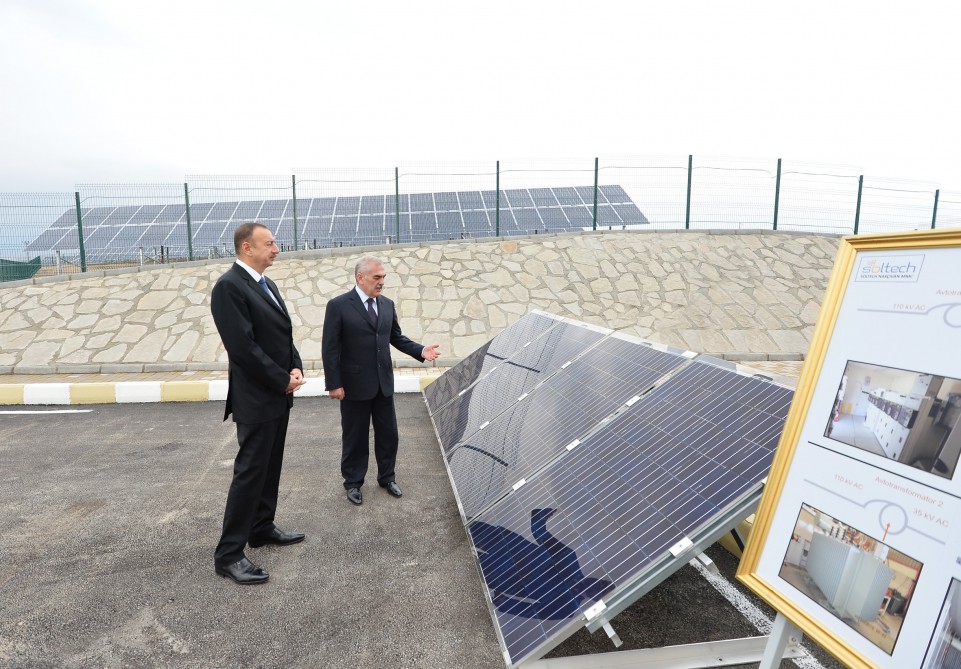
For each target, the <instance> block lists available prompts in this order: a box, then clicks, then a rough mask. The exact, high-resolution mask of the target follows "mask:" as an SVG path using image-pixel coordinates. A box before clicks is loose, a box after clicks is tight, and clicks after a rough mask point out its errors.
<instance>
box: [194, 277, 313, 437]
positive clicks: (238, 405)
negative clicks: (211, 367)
mask: <svg viewBox="0 0 961 669" xmlns="http://www.w3.org/2000/svg"><path fill="white" fill-rule="evenodd" d="M267 286H268V287H269V288H270V291H271V292H272V293H273V294H274V297H276V298H277V302H279V303H280V306H278V305H277V304H275V303H274V301H273V300H271V299H270V297H269V296H268V295H267V294H266V293H265V292H264V290H263V288H261V287H260V285H259V284H258V283H257V282H256V281H254V279H253V277H252V276H250V273H248V272H247V270H245V269H244V268H243V267H241V266H240V265H238V264H236V263H234V264H233V266H231V268H230V270H228V271H227V272H226V273H224V275H223V276H221V277H220V278H219V279H218V280H217V283H216V284H215V285H214V289H213V291H212V293H211V295H210V311H211V312H212V313H213V316H214V323H215V324H216V325H217V331H218V332H219V333H220V339H221V340H222V341H223V343H224V348H225V349H227V358H228V360H229V381H228V389H227V406H226V408H225V410H224V420H227V417H228V416H229V415H230V414H231V413H233V416H234V422H236V423H263V422H266V421H269V420H274V419H275V418H279V417H280V416H282V415H283V414H284V412H285V411H287V410H288V409H290V407H291V406H293V403H294V396H293V394H290V395H287V394H286V391H287V386H288V385H290V372H291V370H293V369H295V368H296V369H303V362H301V360H300V353H298V352H297V348H296V347H295V346H294V338H293V325H292V324H291V322H290V315H289V314H288V313H287V305H285V304H284V300H283V298H281V297H280V291H278V290H277V285H276V284H275V283H274V282H273V281H271V280H270V279H267Z"/></svg>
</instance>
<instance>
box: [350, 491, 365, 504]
mask: <svg viewBox="0 0 961 669" xmlns="http://www.w3.org/2000/svg"><path fill="white" fill-rule="evenodd" d="M347 499H349V500H350V503H351V504H356V505H357V506H360V505H361V504H363V503H364V496H363V495H361V494H360V488H347Z"/></svg>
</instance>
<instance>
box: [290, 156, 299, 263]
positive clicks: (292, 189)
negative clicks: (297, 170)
mask: <svg viewBox="0 0 961 669" xmlns="http://www.w3.org/2000/svg"><path fill="white" fill-rule="evenodd" d="M290 194H291V197H293V205H294V251H298V250H299V249H298V248H297V175H296V174H291V175H290Z"/></svg>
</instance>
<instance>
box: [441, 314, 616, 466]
mask: <svg viewBox="0 0 961 669" xmlns="http://www.w3.org/2000/svg"><path fill="white" fill-rule="evenodd" d="M610 332H611V331H610V330H606V329H603V328H597V327H593V326H588V325H585V324H575V323H573V322H570V321H562V322H560V323H558V324H556V325H555V326H554V327H552V328H551V329H550V330H549V331H547V332H546V333H544V335H543V336H541V337H538V338H537V339H535V340H534V341H533V342H531V343H530V344H529V345H528V346H526V347H524V348H523V349H521V350H520V351H518V352H517V353H515V354H513V355H511V356H510V357H509V358H508V359H507V360H506V361H504V363H503V364H500V365H497V366H496V367H494V368H493V369H492V370H491V371H490V373H488V374H487V375H486V376H484V377H483V378H481V379H479V380H478V381H477V382H476V383H474V385H472V386H470V387H469V388H467V389H466V390H465V391H463V392H462V393H460V394H459V395H457V397H455V398H454V399H452V400H451V401H450V402H449V403H448V404H447V406H445V407H443V408H442V409H440V410H438V411H437V412H435V413H434V414H433V415H432V418H433V420H434V426H435V428H436V430H437V434H438V438H439V439H440V442H441V445H442V446H443V447H444V450H445V451H446V450H450V449H452V448H453V447H454V446H455V445H456V444H457V443H458V442H459V441H461V440H462V439H463V438H464V437H467V436H469V435H470V434H472V433H473V432H474V431H475V430H477V429H478V427H480V425H481V424H482V423H484V422H486V421H489V420H490V419H491V418H493V417H495V416H497V415H498V414H499V413H500V412H501V411H503V410H504V409H506V408H507V407H508V406H510V405H511V404H513V403H514V402H516V401H517V398H518V397H520V396H521V395H523V394H524V393H526V392H528V391H529V390H531V389H532V388H533V387H534V386H536V385H537V384H538V383H540V382H541V381H543V380H544V379H546V378H547V377H549V376H550V375H551V374H553V373H554V372H556V371H557V370H558V369H560V368H561V366H562V365H565V364H567V363H568V362H570V361H571V360H573V359H574V358H576V357H577V356H579V355H580V354H581V353H583V352H584V351H585V350H586V349H588V348H590V347H591V346H593V345H594V344H596V343H597V342H598V341H600V340H601V339H603V338H604V337H605V336H606V335H608V334H610Z"/></svg>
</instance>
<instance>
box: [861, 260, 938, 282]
mask: <svg viewBox="0 0 961 669" xmlns="http://www.w3.org/2000/svg"><path fill="white" fill-rule="evenodd" d="M922 264H924V254H923V253H919V254H918V255H910V256H865V257H863V258H861V260H860V262H859V263H858V269H857V276H856V277H855V279H854V280H855V281H894V282H900V283H910V282H914V281H917V280H918V276H919V275H920V274H921V265H922Z"/></svg>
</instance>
